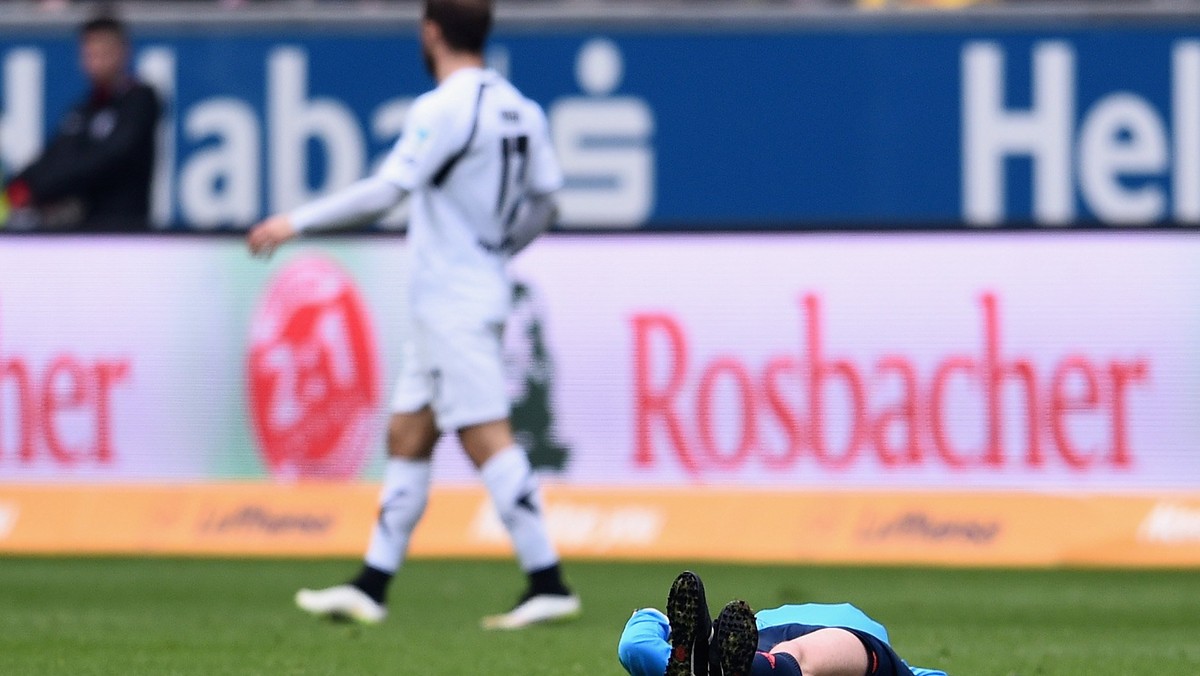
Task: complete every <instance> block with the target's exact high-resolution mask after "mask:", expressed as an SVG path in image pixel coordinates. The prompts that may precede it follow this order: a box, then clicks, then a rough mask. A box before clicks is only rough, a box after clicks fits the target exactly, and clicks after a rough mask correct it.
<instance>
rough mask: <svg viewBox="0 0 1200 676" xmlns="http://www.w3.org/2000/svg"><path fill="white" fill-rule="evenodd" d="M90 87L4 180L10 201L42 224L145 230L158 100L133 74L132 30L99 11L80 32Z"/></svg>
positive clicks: (48, 225)
mask: <svg viewBox="0 0 1200 676" xmlns="http://www.w3.org/2000/svg"><path fill="white" fill-rule="evenodd" d="M79 48H80V66H81V67H82V69H83V72H84V74H85V75H86V76H87V79H88V82H89V85H90V88H89V90H88V92H87V94H86V95H85V96H84V97H83V100H81V101H80V102H79V103H77V104H76V105H75V106H73V107H72V108H71V110H70V111H69V112H68V113H67V115H66V117H64V118H63V120H62V122H61V123H60V124H59V127H58V131H57V132H56V134H55V135H54V138H52V139H51V140H50V143H49V145H48V146H47V147H46V149H45V151H44V152H43V153H42V155H41V156H40V157H38V158H37V159H36V160H34V162H33V163H32V164H30V165H29V166H28V167H26V168H25V169H24V170H23V171H21V172H19V173H18V174H17V175H16V176H14V177H13V179H12V180H11V181H9V183H8V184H7V185H6V186H5V197H6V198H7V200H8V203H9V207H10V208H11V209H12V210H13V212H14V214H13V216H14V218H15V217H16V212H18V211H24V212H26V213H32V214H33V215H34V217H35V219H34V220H36V221H37V222H38V225H39V226H40V227H42V228H48V229H76V230H83V231H117V230H131V231H138V230H145V229H146V228H147V226H148V221H149V212H150V183H151V176H152V174H153V169H154V151H155V149H154V146H155V135H156V128H157V125H158V118H159V113H160V110H161V105H160V103H159V100H158V96H157V95H156V94H155V92H154V90H153V89H151V88H150V87H149V86H148V85H146V84H143V83H141V82H138V81H137V80H136V79H134V78H133V76H132V75H130V73H129V70H128V67H129V37H128V33H127V31H126V29H125V26H124V24H123V23H121V22H120V21H119V20H117V19H115V18H112V17H108V16H101V17H98V18H94V19H92V20H90V21H88V22H87V23H85V24H84V25H83V27H82V28H81V29H80V32H79Z"/></svg>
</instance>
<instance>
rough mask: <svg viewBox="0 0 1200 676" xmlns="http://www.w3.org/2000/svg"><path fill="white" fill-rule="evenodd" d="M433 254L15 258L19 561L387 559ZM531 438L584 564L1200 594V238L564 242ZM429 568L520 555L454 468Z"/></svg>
mask: <svg viewBox="0 0 1200 676" xmlns="http://www.w3.org/2000/svg"><path fill="white" fill-rule="evenodd" d="M403 265H404V258H403V256H402V255H401V242H400V240H399V239H398V238H390V237H382V236H381V237H366V238H343V237H329V238H320V239H313V240H306V241H302V242H300V243H298V244H297V245H296V246H294V247H292V248H290V249H288V250H285V251H283V252H281V253H280V254H278V255H277V256H276V258H275V259H274V260H272V261H271V262H269V263H263V262H261V261H255V260H252V259H251V258H250V257H249V256H248V254H247V253H246V252H245V250H244V245H243V243H242V242H241V241H240V240H238V239H233V238H198V237H116V238H103V237H92V238H89V237H53V236H49V237H39V236H21V237H10V238H6V239H5V241H4V246H3V247H0V552H59V553H63V552H81V553H82V552H110V553H112V552H127V553H136V552H161V553H212V554H256V553H257V554H354V553H357V552H358V550H359V549H360V548H361V546H362V542H363V539H364V538H365V528H366V527H367V524H369V522H370V520H371V518H372V516H371V515H372V514H373V512H374V502H375V496H374V494H375V490H376V488H375V487H374V486H373V485H372V484H371V481H372V479H374V478H375V477H377V476H378V475H379V471H380V464H381V460H382V459H381V458H380V457H379V456H380V455H381V454H380V452H379V451H380V447H381V440H382V428H383V422H384V419H383V416H382V415H381V413H380V409H381V407H382V406H383V405H384V404H383V402H385V401H386V400H387V397H386V391H387V384H388V382H389V379H390V377H391V376H392V375H394V374H395V373H396V372H397V371H398V369H397V366H398V364H399V359H400V354H401V348H400V343H401V339H402V337H403V335H404V332H405V329H404V303H405V293H404V289H403V286H402V281H401V280H402V279H403ZM514 272H515V275H516V278H517V280H518V284H517V285H516V287H515V288H514V313H513V319H512V322H511V323H510V325H509V327H508V330H507V331H506V334H505V353H506V359H507V361H508V363H509V367H510V388H511V395H512V398H513V402H514V408H513V414H514V416H513V417H514V421H515V424H516V426H517V428H518V430H519V431H520V438H521V441H522V442H523V443H524V445H525V446H526V447H527V448H528V449H529V451H530V456H531V459H532V461H533V463H534V464H535V466H537V467H539V468H540V470H541V471H542V473H543V476H544V477H545V480H546V482H547V483H548V484H549V486H550V489H549V491H548V502H549V510H550V514H551V517H550V518H551V521H552V523H553V524H554V525H553V528H554V530H555V536H556V538H557V539H558V541H559V542H560V544H561V545H562V547H563V550H564V552H566V553H567V554H568V555H571V556H581V557H584V556H586V557H592V556H597V557H599V556H614V557H617V556H620V557H639V558H640V557H667V558H731V559H749V560H792V561H855V562H889V563H901V562H913V563H917V562H924V563H943V564H962V565H999V564H1013V565H1018V564H1021V565H1049V564H1078V565H1104V564H1113V565H1145V566H1168V565H1189V566H1190V565H1200V453H1197V452H1196V448H1197V440H1198V439H1200V417H1197V416H1196V414H1195V412H1196V411H1197V410H1200V358H1198V357H1197V355H1198V354H1200V353H1198V352H1197V350H1196V345H1197V340H1198V339H1200V315H1197V313H1196V312H1195V298H1196V293H1197V289H1200V239H1197V238H1195V237H1194V236H1191V235H1188V234H1184V233H1169V232H1162V231H1157V232H1141V233H1139V232H1110V233H1070V234H1066V233H1047V232H1025V233H979V234H976V235H973V236H963V235H962V234H958V235H951V234H943V235H938V234H925V235H911V234H908V235H901V234H891V235H886V234H875V235H866V234H859V235H846V234H842V235H836V234H825V235H818V234H786V235H785V234H778V235H756V236H751V235H706V236H670V237H653V236H615V235H612V236H605V237H587V236H578V235H577V236H552V237H550V238H548V239H546V240H544V241H542V242H539V243H538V244H536V245H535V246H534V247H532V248H531V249H530V250H529V251H528V252H527V253H525V254H523V255H522V256H521V257H519V258H518V259H517V260H516V261H515V262H514ZM444 443H445V447H444V448H442V449H441V450H439V452H438V454H437V459H436V462H435V466H434V476H435V479H436V481H437V484H438V489H437V493H436V495H435V498H434V500H433V501H432V505H431V511H430V515H429V519H430V521H429V522H428V523H426V524H425V525H423V526H422V529H421V531H420V532H419V535H418V541H417V542H418V544H417V545H416V547H417V548H416V552H417V553H418V554H420V555H430V556H434V555H437V556H445V555H496V554H499V553H502V552H503V551H504V548H505V546H506V545H505V543H504V538H503V536H502V532H501V531H500V530H499V527H498V524H496V523H495V522H494V520H490V519H492V517H490V516H489V515H488V512H487V507H486V506H485V505H486V501H485V500H483V496H482V495H481V494H480V493H479V492H478V490H477V489H476V488H474V486H475V477H474V472H473V470H472V469H471V468H470V467H469V464H468V463H467V462H466V460H465V459H464V458H463V457H462V454H461V453H460V452H458V451H457V449H455V448H453V442H452V441H450V440H447V441H446V442H444Z"/></svg>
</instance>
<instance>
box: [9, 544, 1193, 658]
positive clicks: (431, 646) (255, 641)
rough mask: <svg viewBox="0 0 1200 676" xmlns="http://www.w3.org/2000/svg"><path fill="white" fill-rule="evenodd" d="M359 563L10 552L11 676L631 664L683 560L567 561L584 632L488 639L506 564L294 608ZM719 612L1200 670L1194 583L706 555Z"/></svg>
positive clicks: (463, 566)
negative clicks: (839, 604)
mask: <svg viewBox="0 0 1200 676" xmlns="http://www.w3.org/2000/svg"><path fill="white" fill-rule="evenodd" d="M355 565H356V564H355V563H354V562H352V561H293V560H282V561H281V560H237V561H228V560H206V559H162V558H112V559H105V558H102V559H83V558H24V557H6V558H0V674H39V675H40V674H70V675H72V676H85V675H88V674H156V675H158V674H205V675H213V674H413V675H414V676H418V675H419V676H441V675H447V676H449V675H454V676H470V675H473V674H479V675H484V674H486V675H488V676H507V675H510V674H511V675H512V676H528V675H539V674H544V675H546V676H551V675H553V676H563V675H567V674H584V675H587V676H600V675H603V674H622V673H624V672H623V671H622V670H621V668H620V666H619V665H618V664H617V661H616V657H615V653H616V643H617V637H618V635H619V634H620V630H621V627H622V625H623V623H624V621H625V619H626V618H627V617H628V615H629V613H630V612H631V611H632V610H633V609H634V608H636V607H639V606H646V605H653V606H658V607H661V606H662V605H663V604H664V600H665V599H664V597H665V594H666V590H667V587H668V585H669V584H670V582H671V579H672V578H673V577H674V575H675V574H676V573H677V572H678V571H679V570H680V569H681V568H682V567H683V566H682V564H660V563H654V564H648V563H647V564H641V563H639V564H625V563H600V562H569V563H568V565H567V568H566V570H567V574H568V578H569V580H570V582H571V583H573V584H574V585H575V586H576V587H577V589H578V591H579V592H580V594H581V596H582V597H583V600H584V616H583V617H582V618H581V619H580V620H578V621H575V622H571V623H568V624H562V625H557V626H548V627H541V628H536V629H532V630H526V631H523V632H516V633H487V632H484V631H482V630H480V629H479V628H478V626H479V625H478V622H479V618H480V616H482V615H484V614H487V613H489V612H492V611H495V610H499V609H503V608H506V607H507V606H508V605H509V604H511V602H512V601H513V600H514V599H515V597H516V595H517V593H518V592H519V591H520V589H519V587H520V585H521V579H520V577H519V576H518V575H517V573H516V570H515V567H514V564H513V563H511V562H507V561H414V562H412V563H410V565H409V566H408V567H407V568H405V570H404V571H403V572H402V574H401V576H400V577H399V578H398V580H397V584H396V585H395V586H394V589H393V592H392V599H391V613H392V616H391V617H390V618H389V619H388V621H387V622H385V623H384V624H382V625H379V626H375V627H358V626H352V625H345V624H340V625H339V624H332V623H327V622H322V621H317V620H315V619H312V618H309V617H307V616H304V615H302V614H301V613H300V612H299V611H297V610H296V609H295V608H294V607H293V606H292V601H291V597H292V593H293V592H294V590H295V589H296V588H298V587H301V586H305V585H309V586H323V585H326V584H331V583H336V582H339V581H341V580H342V579H343V578H344V577H345V576H346V575H348V574H349V573H350V572H351V571H352V570H353V568H354V567H355ZM694 569H695V570H697V571H698V572H700V573H701V575H702V576H703V577H704V579H705V582H706V586H707V588H708V595H709V600H710V603H712V604H713V605H714V606H717V605H718V604H719V603H724V601H726V600H728V599H730V598H733V597H735V596H740V597H744V598H746V599H747V600H748V601H750V603H751V605H753V606H754V607H755V608H763V607H769V606H774V605H777V604H780V603H786V602H802V601H822V602H836V601H852V602H854V603H856V604H857V605H859V606H860V607H862V608H863V609H864V610H866V611H867V612H868V613H869V614H871V615H873V616H874V617H876V618H877V619H879V620H881V621H882V622H884V624H886V625H887V626H888V629H889V631H890V632H891V635H892V641H893V643H894V645H895V647H896V648H897V650H898V651H899V652H900V654H901V655H902V656H903V657H905V658H906V659H907V660H909V662H911V663H913V664H919V665H922V666H936V667H941V668H944V669H946V670H947V671H948V672H949V673H950V674H951V676H1084V675H1085V674H1121V675H1122V676H1139V675H1142V674H1145V675H1146V676H1163V675H1165V674H1187V675H1191V674H1200V643H1198V637H1200V572H1197V571H1176V572H1145V571H1067V570H1064V571H1011V570H943V569H915V568H827V567H787V566H735V565H717V564H698V565H696V566H694Z"/></svg>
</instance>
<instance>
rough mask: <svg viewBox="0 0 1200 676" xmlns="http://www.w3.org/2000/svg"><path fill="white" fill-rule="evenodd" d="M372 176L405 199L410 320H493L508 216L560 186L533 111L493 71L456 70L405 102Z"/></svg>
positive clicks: (504, 298)
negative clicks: (441, 316) (432, 316)
mask: <svg viewBox="0 0 1200 676" xmlns="http://www.w3.org/2000/svg"><path fill="white" fill-rule="evenodd" d="M379 175H380V176H381V177H382V178H384V179H385V180H387V181H389V182H391V183H393V184H394V185H396V186H397V187H399V188H401V189H402V190H405V191H407V192H409V193H411V195H412V197H411V200H412V203H411V215H410V218H409V226H408V242H409V256H410V262H411V266H412V267H411V270H412V272H411V279H410V283H411V285H412V286H411V298H412V300H413V303H414V306H415V307H414V310H416V311H417V312H418V313H422V312H423V311H435V312H438V313H441V312H444V311H449V312H454V311H456V310H465V309H468V308H469V309H471V310H473V311H474V312H484V313H486V314H487V316H489V317H493V316H494V319H496V320H499V319H501V318H502V317H503V315H504V314H505V313H506V311H507V308H508V303H509V288H508V277H507V273H506V271H505V264H506V263H507V258H508V256H507V255H506V254H505V253H504V252H503V249H504V247H505V244H506V237H507V235H508V232H509V229H510V228H511V227H512V225H513V224H514V221H515V220H516V218H517V216H518V209H519V208H520V205H521V203H522V201H523V200H524V199H526V198H527V197H528V196H529V195H531V194H532V195H545V194H549V193H552V192H554V191H555V190H558V189H559V187H561V185H562V171H561V169H560V168H559V165H558V161H557V159H556V158H555V156H554V151H553V148H552V146H551V144H550V135H549V132H548V128H547V124H546V116H545V113H543V112H542V109H541V107H540V106H538V104H536V103H534V102H533V101H531V100H529V99H527V98H525V97H524V96H522V94H521V93H520V92H519V91H517V89H516V87H514V86H513V85H512V84H511V83H509V82H508V81H507V80H505V79H504V78H503V77H501V76H500V75H499V74H498V73H496V72H495V71H493V70H484V69H480V68H465V69H462V70H458V71H456V72H455V73H454V74H452V75H451V76H450V77H448V78H446V79H445V80H444V81H443V82H442V83H441V84H440V85H439V86H438V87H437V88H436V89H434V90H433V91H430V92H428V93H426V94H424V95H422V96H421V97H419V98H418V99H417V100H416V101H415V102H414V104H413V106H412V108H411V109H410V110H409V113H408V116H407V119H406V120H405V125H404V134H403V135H402V136H401V138H400V140H399V141H398V142H397V143H396V146H395V148H393V149H392V152H391V153H390V154H389V156H388V157H387V159H386V160H385V162H384V163H383V165H382V167H381V168H380V170H379ZM435 306H438V307H440V308H444V310H443V309H435ZM474 312H472V314H474Z"/></svg>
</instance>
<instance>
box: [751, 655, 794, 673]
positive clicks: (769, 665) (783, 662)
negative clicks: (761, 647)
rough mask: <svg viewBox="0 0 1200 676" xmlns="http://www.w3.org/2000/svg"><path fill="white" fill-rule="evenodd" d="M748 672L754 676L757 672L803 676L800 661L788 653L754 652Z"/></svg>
mask: <svg viewBox="0 0 1200 676" xmlns="http://www.w3.org/2000/svg"><path fill="white" fill-rule="evenodd" d="M750 673H751V674H754V676H759V674H771V676H804V673H803V672H802V671H800V663H799V662H797V661H796V658H795V657H792V656H791V654H790V653H769V654H768V653H764V652H759V653H755V655H754V662H753V664H752V665H751V667H750Z"/></svg>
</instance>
